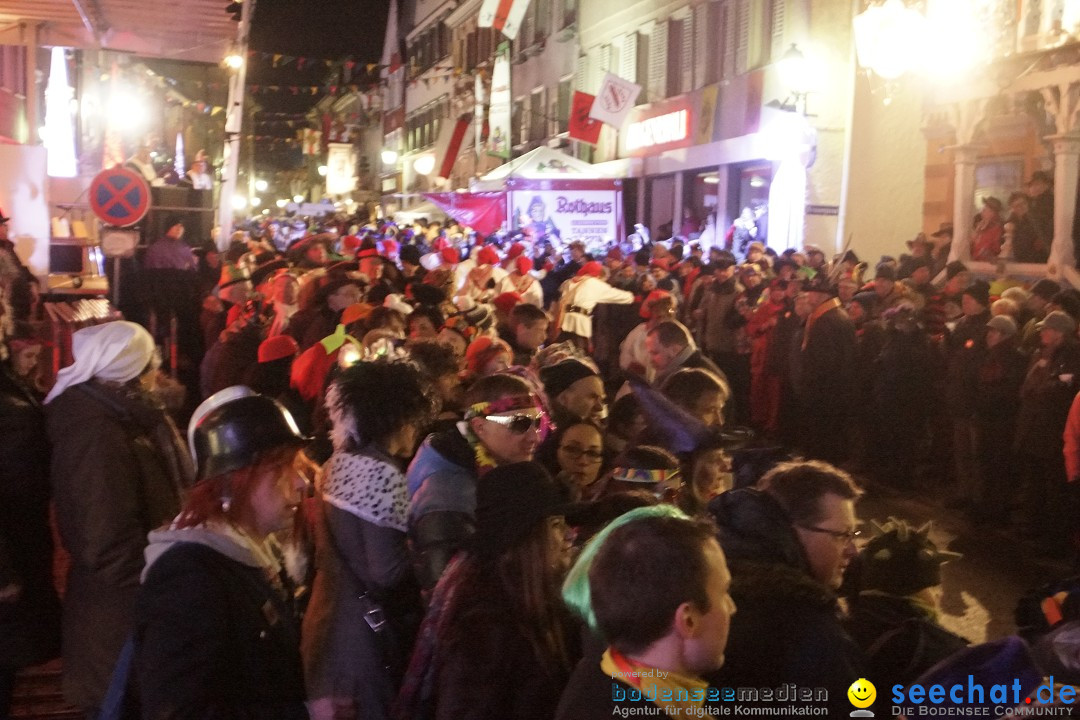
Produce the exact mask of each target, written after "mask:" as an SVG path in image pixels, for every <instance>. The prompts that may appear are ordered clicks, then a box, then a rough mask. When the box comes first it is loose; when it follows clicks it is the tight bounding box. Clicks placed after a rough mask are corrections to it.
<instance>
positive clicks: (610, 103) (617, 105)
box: [589, 72, 641, 128]
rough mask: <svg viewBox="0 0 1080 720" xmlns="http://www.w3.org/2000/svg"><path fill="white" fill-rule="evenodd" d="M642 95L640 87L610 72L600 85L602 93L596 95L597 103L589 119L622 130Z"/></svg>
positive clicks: (593, 106)
mask: <svg viewBox="0 0 1080 720" xmlns="http://www.w3.org/2000/svg"><path fill="white" fill-rule="evenodd" d="M640 94H641V86H640V85H638V84H636V83H632V82H630V81H629V80H625V79H623V78H621V77H619V76H618V75H616V74H615V73H610V72H609V73H607V74H606V75H604V81H603V82H602V83H600V92H598V93H597V94H596V102H594V103H593V105H592V110H591V111H590V112H589V117H591V118H592V119H593V120H600V121H601V122H606V123H607V124H608V125H611V126H612V127H615V128H621V127H622V124H623V123H624V122H626V116H627V115H629V114H630V111H631V110H633V109H634V103H635V102H637V98H638V95H640Z"/></svg>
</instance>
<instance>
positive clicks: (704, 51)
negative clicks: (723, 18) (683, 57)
mask: <svg viewBox="0 0 1080 720" xmlns="http://www.w3.org/2000/svg"><path fill="white" fill-rule="evenodd" d="M713 5H715V3H702V4H700V5H698V6H697V7H695V8H694V50H695V51H696V52H695V53H694V87H695V88H700V87H704V86H705V85H708V84H709V80H708V71H707V69H706V68H708V66H709V58H710V57H713V54H712V53H711V52H710V49H709V41H708V38H707V37H706V31H707V30H708V29H709V9H710V8H711V7H712V6H713ZM714 37H715V35H714Z"/></svg>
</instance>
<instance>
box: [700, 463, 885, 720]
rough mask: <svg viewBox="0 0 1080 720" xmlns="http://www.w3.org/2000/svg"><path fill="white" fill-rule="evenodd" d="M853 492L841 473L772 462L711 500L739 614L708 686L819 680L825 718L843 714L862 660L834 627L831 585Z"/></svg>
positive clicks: (841, 565) (853, 524)
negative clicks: (748, 484)
mask: <svg viewBox="0 0 1080 720" xmlns="http://www.w3.org/2000/svg"><path fill="white" fill-rule="evenodd" d="M860 495H861V491H860V490H859V488H858V486H856V485H855V483H854V481H853V480H852V479H851V477H850V476H849V475H848V474H847V473H845V472H843V471H842V470H839V469H837V468H835V467H833V466H832V465H829V464H827V463H823V462H816V461H808V462H791V463H782V464H780V465H777V466H776V467H775V468H773V469H772V470H770V471H769V472H768V473H766V474H765V475H764V476H763V477H762V478H761V480H759V481H758V483H757V486H756V487H752V488H744V489H740V490H732V491H729V492H726V493H724V494H722V495H720V496H719V497H717V498H716V499H715V500H714V501H713V503H712V504H711V506H710V511H711V512H712V513H713V516H714V518H715V520H716V523H717V525H718V526H719V528H720V532H719V539H720V545H721V547H723V549H724V554H725V555H726V556H727V558H728V562H729V563H730V567H731V573H732V577H733V578H734V579H733V581H732V589H731V595H732V597H733V598H734V599H735V603H736V605H738V607H739V614H738V615H736V616H735V617H733V618H732V624H731V636H730V639H729V641H728V649H727V663H726V664H725V665H724V669H723V670H722V671H721V673H720V674H719V675H718V676H717V677H715V678H710V680H711V681H712V682H711V684H713V685H714V686H717V687H778V686H780V685H781V684H783V683H795V684H796V685H797V686H799V687H810V688H821V687H823V688H826V689H827V690H828V695H829V713H828V714H829V717H842V716H844V717H846V716H847V714H848V711H849V710H850V709H851V708H850V705H849V704H848V702H847V699H846V695H845V692H846V691H847V688H848V686H849V685H851V683H852V678H860V677H864V673H863V669H864V660H863V657H862V654H861V652H860V651H859V649H858V647H857V646H856V645H855V643H854V642H853V641H852V640H851V638H850V637H849V636H848V635H847V633H846V632H845V631H844V628H843V626H842V625H841V622H840V619H841V615H840V607H839V605H838V602H837V595H836V591H837V590H838V589H839V587H840V584H841V582H842V581H843V578H844V570H845V569H846V568H847V566H848V563H849V562H851V560H852V558H854V557H855V555H856V552H857V550H856V546H855V539H856V537H857V536H858V534H859V531H858V520H857V518H856V516H855V500H857V499H858V497H859V496H860Z"/></svg>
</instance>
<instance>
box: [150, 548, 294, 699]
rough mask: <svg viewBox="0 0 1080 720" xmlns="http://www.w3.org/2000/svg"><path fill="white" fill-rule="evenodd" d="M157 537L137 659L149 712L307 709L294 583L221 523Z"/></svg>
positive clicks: (153, 550)
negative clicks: (212, 527) (222, 529)
mask: <svg viewBox="0 0 1080 720" xmlns="http://www.w3.org/2000/svg"><path fill="white" fill-rule="evenodd" d="M149 540H150V545H149V546H148V547H147V548H146V570H145V571H144V572H143V587H142V590H141V592H140V594H139V598H138V602H137V604H136V609H135V659H134V662H133V665H132V670H133V673H134V679H135V682H136V686H137V687H138V691H139V702H140V705H141V708H142V717H144V718H154V719H155V720H158V719H161V720H166V719H167V720H174V719H180V718H192V719H194V718H207V717H229V718H252V719H254V718H268V717H273V718H297V719H298V720H299V719H300V718H307V717H308V713H307V709H306V707H305V705H304V683H303V670H302V666H301V662H300V629H299V625H298V623H297V620H296V617H295V614H294V608H293V604H292V593H291V592H289V591H288V588H289V584H288V583H287V582H285V581H284V579H283V578H282V577H281V576H280V574H278V575H275V574H274V573H273V572H272V571H270V570H268V569H267V567H266V565H265V564H264V563H262V562H260V560H259V559H258V558H257V557H256V556H255V554H254V553H253V552H252V551H251V550H250V549H249V548H247V547H245V546H244V545H242V544H240V543H239V542H237V541H236V540H234V539H233V538H231V537H230V536H228V535H226V534H223V533H220V532H215V531H213V530H210V529H207V528H204V527H194V528H186V529H182V530H173V529H167V530H158V531H154V532H151V533H150V534H149Z"/></svg>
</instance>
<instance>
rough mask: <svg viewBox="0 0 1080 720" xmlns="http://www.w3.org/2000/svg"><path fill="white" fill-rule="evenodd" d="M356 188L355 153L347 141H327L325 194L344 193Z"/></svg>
mask: <svg viewBox="0 0 1080 720" xmlns="http://www.w3.org/2000/svg"><path fill="white" fill-rule="evenodd" d="M355 189H356V154H355V152H354V150H353V146H352V145H350V144H349V143H329V144H328V148H327V153H326V194H327V195H344V194H345V193H351V192H352V191H353V190H355Z"/></svg>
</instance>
